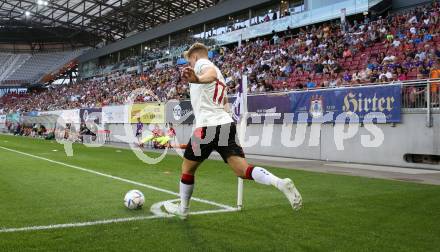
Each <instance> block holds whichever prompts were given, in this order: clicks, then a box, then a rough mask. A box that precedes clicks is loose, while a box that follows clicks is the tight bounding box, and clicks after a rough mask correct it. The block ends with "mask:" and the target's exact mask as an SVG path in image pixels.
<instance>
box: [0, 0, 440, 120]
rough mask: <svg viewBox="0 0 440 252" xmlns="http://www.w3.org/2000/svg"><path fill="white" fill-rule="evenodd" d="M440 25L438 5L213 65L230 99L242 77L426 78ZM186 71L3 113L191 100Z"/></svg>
mask: <svg viewBox="0 0 440 252" xmlns="http://www.w3.org/2000/svg"><path fill="white" fill-rule="evenodd" d="M439 19H440V6H439V4H438V3H437V2H434V3H433V4H432V5H430V6H424V7H418V8H414V9H411V10H407V11H404V12H398V13H394V14H389V15H387V16H386V17H380V16H379V17H375V18H370V17H368V16H364V19H363V20H354V21H353V22H347V23H346V24H345V25H342V26H341V25H340V24H339V23H337V22H328V23H324V24H322V25H319V26H315V25H312V26H306V27H303V28H300V29H299V31H295V32H294V31H293V30H292V29H288V30H287V31H285V32H283V33H275V32H274V33H273V36H271V37H270V38H259V39H256V40H253V41H246V42H243V44H242V45H241V46H237V47H234V48H231V49H229V48H225V47H223V48H221V49H220V50H219V52H218V53H217V54H216V56H214V57H213V58H212V61H213V62H214V63H215V64H216V65H218V66H219V67H220V69H221V71H222V72H223V74H224V76H225V78H226V82H227V83H226V84H227V85H228V86H229V87H230V88H229V89H230V93H233V92H234V90H235V89H236V87H237V86H238V83H240V81H241V76H242V75H243V74H245V75H248V76H249V92H250V93H257V92H269V91H287V90H294V89H314V88H321V87H338V86H348V85H358V84H367V83H371V84H375V83H389V82H397V81H405V80H410V79H426V78H429V77H431V76H430V73H431V72H432V71H433V70H435V69H439V62H438V59H439V57H440V36H439V34H440V24H439V23H440V20H439ZM180 67H181V66H170V67H166V68H160V69H156V68H154V67H153V68H151V69H148V70H145V71H144V73H142V74H141V75H129V74H123V73H116V74H114V73H113V74H112V75H109V76H106V77H100V78H95V79H92V80H86V81H79V82H77V83H75V84H72V85H61V86H53V87H51V88H49V89H48V90H46V91H44V92H37V93H31V94H27V95H25V96H20V97H16V96H14V95H6V96H5V97H3V98H2V99H0V107H1V106H3V107H4V110H5V111H6V112H7V111H33V110H59V109H69V108H80V107H100V106H105V105H113V104H123V103H125V102H126V99H127V97H128V96H129V95H130V94H131V93H132V91H133V90H136V89H138V88H147V89H150V90H152V91H154V93H155V96H153V95H151V94H144V95H139V96H137V97H136V102H146V101H152V100H162V101H165V100H169V99H185V98H188V91H189V90H188V84H187V83H184V82H183V81H182V80H181V78H180ZM1 100H3V102H2V101H1ZM5 101H6V102H5ZM2 103H3V105H2Z"/></svg>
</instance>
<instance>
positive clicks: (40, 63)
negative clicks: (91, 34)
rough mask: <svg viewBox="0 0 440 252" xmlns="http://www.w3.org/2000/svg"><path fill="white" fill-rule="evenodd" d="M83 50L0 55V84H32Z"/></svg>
mask: <svg viewBox="0 0 440 252" xmlns="http://www.w3.org/2000/svg"><path fill="white" fill-rule="evenodd" d="M84 50H86V49H79V50H74V51H66V52H51V53H35V54H7V53H0V65H1V66H2V67H1V68H0V82H4V83H8V82H9V83H13V82H27V83H34V82H36V81H38V80H40V79H41V78H42V77H43V76H44V75H46V74H48V73H51V72H52V71H55V70H57V69H58V68H60V67H61V66H63V65H64V64H66V63H68V62H70V61H71V60H73V59H75V58H76V57H78V56H79V55H81V54H82V53H84Z"/></svg>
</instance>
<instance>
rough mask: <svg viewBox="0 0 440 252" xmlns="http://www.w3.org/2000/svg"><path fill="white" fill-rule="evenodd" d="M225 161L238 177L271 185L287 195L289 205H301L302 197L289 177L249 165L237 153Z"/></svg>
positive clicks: (294, 207)
mask: <svg viewBox="0 0 440 252" xmlns="http://www.w3.org/2000/svg"><path fill="white" fill-rule="evenodd" d="M226 162H227V163H228V164H229V166H230V167H231V168H232V170H233V171H234V172H235V174H236V175H237V176H238V177H241V178H243V179H248V180H254V181H255V182H257V183H259V184H263V185H272V186H274V187H275V188H277V189H278V190H280V191H281V192H283V193H284V195H285V196H286V197H287V199H288V200H289V202H290V205H291V206H292V208H293V209H294V210H298V209H300V208H301V206H302V197H301V194H300V193H299V191H298V189H296V187H295V184H294V183H293V181H292V180H291V179H290V178H284V179H282V178H279V177H277V176H275V175H274V174H272V173H271V172H269V171H268V170H266V169H264V168H263V167H258V166H255V167H254V166H252V165H249V164H248V162H247V161H246V159H245V158H243V157H241V156H239V155H230V156H229V157H227V158H226Z"/></svg>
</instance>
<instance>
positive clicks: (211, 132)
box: [183, 123, 245, 163]
mask: <svg viewBox="0 0 440 252" xmlns="http://www.w3.org/2000/svg"><path fill="white" fill-rule="evenodd" d="M236 138H237V128H236V125H235V123H228V124H223V125H217V126H212V127H203V128H197V129H196V130H195V131H194V133H193V135H192V136H191V139H190V140H189V142H188V145H187V146H186V149H185V154H184V155H183V156H184V157H185V158H186V159H188V160H191V161H197V162H202V161H203V160H205V159H207V158H208V157H209V155H210V154H211V152H212V151H214V150H215V151H217V152H218V153H219V154H220V156H221V157H222V158H223V161H225V163H227V159H228V158H229V157H231V156H239V157H242V158H244V157H245V155H244V152H243V148H241V146H240V145H239V144H238V143H237V139H236Z"/></svg>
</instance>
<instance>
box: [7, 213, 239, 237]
mask: <svg viewBox="0 0 440 252" xmlns="http://www.w3.org/2000/svg"><path fill="white" fill-rule="evenodd" d="M235 211H238V209H236V208H234V209H218V210H206V211H197V212H191V213H190V215H202V214H213V213H227V212H235ZM172 217H174V215H169V214H168V215H151V216H139V217H129V218H118V219H108V220H100V221H88V222H78V223H66V224H54V225H47V226H31V227H21V228H1V229H0V233H15V232H26V231H38V230H49V229H62V228H75V227H89V226H97V225H105V224H114V223H122V222H133V221H142V220H151V219H160V218H172Z"/></svg>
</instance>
